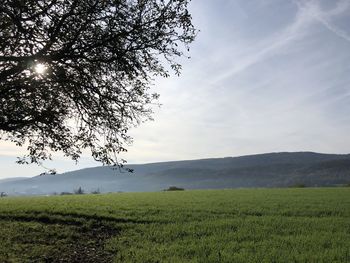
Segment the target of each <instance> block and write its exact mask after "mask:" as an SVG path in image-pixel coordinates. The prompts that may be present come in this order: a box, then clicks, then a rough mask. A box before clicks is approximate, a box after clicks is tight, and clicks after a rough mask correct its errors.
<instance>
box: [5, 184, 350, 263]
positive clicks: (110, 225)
mask: <svg viewBox="0 0 350 263" xmlns="http://www.w3.org/2000/svg"><path fill="white" fill-rule="evenodd" d="M349 244H350V188H333V189H331V188H329V189H325V188H320V189H256V190H254V189H249V190H248V189H247V190H246V189H244V190H243V189H242V190H224V191H184V192H159V193H123V194H109V195H89V196H56V197H35V198H3V199H0V262H62V261H63V262H111V261H112V259H114V261H115V262H350V246H349ZM59 259H61V260H62V261H59Z"/></svg>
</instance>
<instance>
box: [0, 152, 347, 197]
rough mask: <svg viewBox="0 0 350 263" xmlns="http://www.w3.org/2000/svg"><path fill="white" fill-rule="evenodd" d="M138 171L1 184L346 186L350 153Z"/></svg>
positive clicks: (18, 188) (53, 188) (0, 183)
mask: <svg viewBox="0 0 350 263" xmlns="http://www.w3.org/2000/svg"><path fill="white" fill-rule="evenodd" d="M128 167H129V168H132V169H133V170H134V172H133V173H132V174H130V173H127V172H125V171H120V170H118V169H117V170H115V169H112V168H111V167H94V168H87V169H82V170H77V171H73V172H68V173H63V174H57V175H42V176H35V177H33V178H13V179H5V180H0V192H5V193H6V194H9V195H38V194H54V193H55V194H60V193H62V192H66V193H67V192H70V193H72V192H73V191H76V190H77V189H79V188H81V189H83V191H84V192H85V193H90V192H93V191H95V192H96V191H97V192H101V193H106V192H119V191H122V192H130V191H131V192H133V191H138V192H146V191H161V190H164V189H168V188H169V187H170V186H176V187H181V188H184V189H226V188H241V187H245V188H247V187H295V186H298V187H300V186H311V187H315V186H344V185H348V184H350V155H349V154H347V155H336V154H319V153H312V152H296V153H269V154H260V155H250V156H241V157H234V158H232V157H227V158H214V159H201V160H190V161H177V162H162V163H150V164H141V165H129V166H128Z"/></svg>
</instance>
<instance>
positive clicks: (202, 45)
mask: <svg viewBox="0 0 350 263" xmlns="http://www.w3.org/2000/svg"><path fill="white" fill-rule="evenodd" d="M190 12H191V14H192V16H193V23H194V25H195V26H196V27H197V28H198V29H200V32H199V34H198V36H197V38H196V40H195V42H194V43H193V44H192V45H191V50H190V53H189V55H190V56H191V58H190V59H181V63H182V65H183V70H182V74H181V75H180V76H179V77H177V76H172V77H170V78H167V79H157V80H156V81H155V83H154V86H153V91H156V92H158V93H159V94H160V103H161V104H162V106H161V107H159V108H158V107H156V108H155V109H154V111H155V114H154V116H153V117H154V121H152V122H147V123H144V124H141V125H140V126H139V127H137V128H134V129H132V130H131V131H130V135H132V136H133V138H134V143H133V145H132V146H130V147H129V148H128V150H129V151H128V153H126V154H124V155H123V156H121V158H124V159H126V160H128V163H147V162H160V161H168V160H185V159H199V158H210V157H227V156H240V155H248V154H256V153H265V152H281V151H314V152H323V153H350V139H349V134H350V114H349V113H350V1H349V0H339V1H336V0H324V1H322V0H311V1H308V0H300V1H298V0H289V1H288V0H250V1H246V0H218V1H212V0H192V2H191V4H190ZM23 153H25V151H24V149H21V148H18V147H16V146H14V145H12V144H11V143H10V142H3V141H2V142H0V167H1V171H0V179H1V178H5V177H17V176H35V175H37V174H39V173H41V172H43V171H44V170H43V168H42V167H38V166H36V165H17V164H15V161H16V156H21V154H23ZM98 165H99V163H96V162H94V161H93V160H92V159H91V158H90V157H89V156H88V154H86V155H84V156H83V157H82V158H81V160H80V162H79V163H78V164H75V163H74V162H72V161H70V160H68V159H64V158H63V157H61V156H55V159H54V161H52V162H50V163H46V164H45V166H47V167H48V168H56V169H57V170H58V172H65V171H71V170H77V169H81V168H85V167H92V166H98Z"/></svg>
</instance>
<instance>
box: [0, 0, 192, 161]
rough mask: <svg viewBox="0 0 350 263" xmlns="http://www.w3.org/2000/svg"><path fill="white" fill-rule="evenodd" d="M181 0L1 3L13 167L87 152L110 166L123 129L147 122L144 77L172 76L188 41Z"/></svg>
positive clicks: (3, 113)
mask: <svg viewBox="0 0 350 263" xmlns="http://www.w3.org/2000/svg"><path fill="white" fill-rule="evenodd" d="M188 1H189V0H168V1H165V0H86V1H80V0H50V1H46V0H45V1H44V0H42V1H40V0H4V1H2V4H1V6H0V130H1V139H3V140H10V141H13V142H15V143H16V144H17V145H19V146H26V147H27V149H28V154H27V155H26V156H25V158H24V159H22V160H21V162H36V163H40V162H41V161H42V160H45V159H48V158H51V153H52V152H55V151H61V152H63V153H64V154H65V156H68V157H70V158H72V159H73V160H78V159H79V157H80V155H81V153H82V150H83V149H90V150H91V153H92V156H93V157H94V159H95V160H98V161H101V162H102V163H104V164H108V165H111V164H118V161H117V155H118V154H119V153H120V152H123V151H126V148H125V147H126V146H127V145H128V144H129V143H130V142H131V139H132V138H131V137H130V136H129V135H128V130H129V129H130V127H133V126H135V125H137V124H139V123H140V122H142V121H146V120H148V119H150V118H151V115H152V107H151V106H152V104H153V103H155V102H156V101H157V98H158V95H157V94H151V93H150V91H149V87H150V84H151V83H152V80H153V78H154V77H156V76H162V77H168V76H169V70H170V69H173V70H174V71H175V73H179V71H180V69H181V65H180V64H178V63H177V62H176V58H177V57H181V56H183V55H184V52H187V50H186V49H187V48H188V44H190V43H191V42H192V41H193V40H194V37H195V34H196V30H195V29H194V27H193V25H192V22H191V15H190V14H189V12H188V9H187V6H188Z"/></svg>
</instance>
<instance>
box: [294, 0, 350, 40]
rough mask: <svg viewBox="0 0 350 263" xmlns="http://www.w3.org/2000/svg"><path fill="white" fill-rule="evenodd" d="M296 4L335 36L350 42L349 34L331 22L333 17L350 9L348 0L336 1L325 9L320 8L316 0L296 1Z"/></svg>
mask: <svg viewBox="0 0 350 263" xmlns="http://www.w3.org/2000/svg"><path fill="white" fill-rule="evenodd" d="M297 4H298V6H299V8H300V9H302V10H305V13H306V14H308V15H309V16H310V17H312V18H314V19H315V20H316V21H319V22H320V23H321V24H323V25H324V26H325V27H326V28H327V29H329V30H330V31H331V32H333V33H334V34H336V35H337V36H339V37H341V38H343V39H345V40H346V41H349V42H350V35H349V34H348V33H347V32H346V31H345V30H342V29H341V28H339V27H337V26H336V25H335V24H333V23H331V19H332V18H333V17H336V16H339V15H342V14H344V13H345V12H346V11H348V10H349V9H350V1H348V0H343V1H338V2H336V5H335V7H334V8H333V9H331V10H327V11H325V10H322V8H321V6H320V3H319V2H318V1H316V0H312V1H309V2H297Z"/></svg>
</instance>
